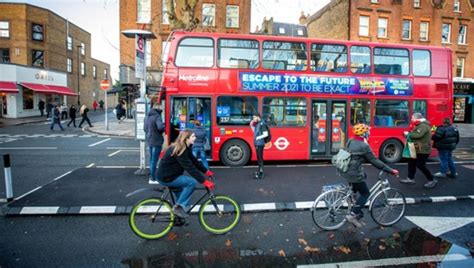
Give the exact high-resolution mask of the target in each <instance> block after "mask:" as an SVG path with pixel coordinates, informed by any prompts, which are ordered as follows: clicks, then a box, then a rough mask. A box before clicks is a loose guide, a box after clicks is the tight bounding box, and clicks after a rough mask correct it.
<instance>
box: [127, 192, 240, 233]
mask: <svg viewBox="0 0 474 268" xmlns="http://www.w3.org/2000/svg"><path fill="white" fill-rule="evenodd" d="M150 190H151V191H153V192H154V193H155V194H157V193H158V195H157V196H156V197H148V198H145V199H143V200H141V201H139V202H137V203H136V204H135V205H134V206H133V208H132V211H131V212H130V215H129V224H130V228H131V229H132V231H133V232H134V233H135V234H136V235H138V236H139V237H141V238H144V239H158V238H161V237H163V236H165V235H166V234H167V233H168V232H170V231H171V229H172V228H173V227H175V226H176V227H178V226H183V225H185V224H186V220H185V219H183V218H180V217H178V216H177V215H175V214H174V213H173V209H172V208H173V206H174V205H175V202H176V200H175V195H174V194H173V192H174V191H180V190H182V189H181V188H173V187H165V186H158V187H156V188H153V189H147V188H144V189H139V190H137V191H134V192H132V193H129V194H128V195H127V197H129V196H132V195H135V194H137V193H140V192H144V191H150ZM196 190H198V191H204V193H203V194H202V196H201V197H200V198H199V199H198V200H197V201H196V202H194V203H193V204H192V205H191V206H190V208H189V212H192V211H194V209H195V208H196V210H197V211H198V217H199V223H200V224H201V226H202V227H203V228H204V230H206V231H208V232H210V233H212V234H218V235H220V234H225V233H228V232H229V231H231V230H232V229H233V228H234V227H235V226H236V225H237V223H239V220H240V215H241V211H240V205H239V204H238V203H237V202H236V201H235V200H234V199H232V198H230V197H229V196H226V195H217V194H214V193H213V192H212V191H211V190H209V189H208V188H206V187H197V188H196Z"/></svg>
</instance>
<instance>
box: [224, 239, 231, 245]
mask: <svg viewBox="0 0 474 268" xmlns="http://www.w3.org/2000/svg"><path fill="white" fill-rule="evenodd" d="M225 245H226V247H230V246H232V241H230V239H227V240H226V241H225Z"/></svg>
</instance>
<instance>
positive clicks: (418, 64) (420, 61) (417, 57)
mask: <svg viewBox="0 0 474 268" xmlns="http://www.w3.org/2000/svg"><path fill="white" fill-rule="evenodd" d="M413 74H414V75H416V76H430V75H431V54H430V52H429V51H428V50H417V49H415V50H413Z"/></svg>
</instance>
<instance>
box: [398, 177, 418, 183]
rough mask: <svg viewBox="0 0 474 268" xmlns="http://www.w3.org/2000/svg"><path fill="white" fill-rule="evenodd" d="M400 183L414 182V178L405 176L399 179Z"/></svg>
mask: <svg viewBox="0 0 474 268" xmlns="http://www.w3.org/2000/svg"><path fill="white" fill-rule="evenodd" d="M400 182H401V183H405V184H415V180H414V179H410V178H408V177H407V178H406V179H401V180H400Z"/></svg>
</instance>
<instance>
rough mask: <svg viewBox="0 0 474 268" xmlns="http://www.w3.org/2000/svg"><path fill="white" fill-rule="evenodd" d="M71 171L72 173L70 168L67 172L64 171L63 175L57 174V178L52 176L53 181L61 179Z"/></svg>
mask: <svg viewBox="0 0 474 268" xmlns="http://www.w3.org/2000/svg"><path fill="white" fill-rule="evenodd" d="M71 173H72V170H71V171H68V172H66V173H64V174H63V175H61V176H59V177H57V178H54V179H53V181H57V180H59V179H61V178H62V177H64V176H66V175H69V174H71Z"/></svg>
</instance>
